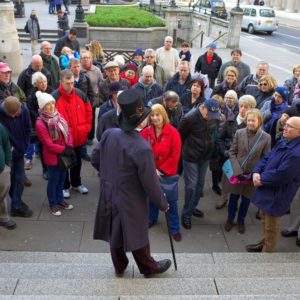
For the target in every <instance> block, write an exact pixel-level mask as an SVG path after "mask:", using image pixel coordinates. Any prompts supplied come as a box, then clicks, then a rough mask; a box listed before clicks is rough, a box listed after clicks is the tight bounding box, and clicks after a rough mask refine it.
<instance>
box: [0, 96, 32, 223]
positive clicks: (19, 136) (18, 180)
mask: <svg viewBox="0 0 300 300" xmlns="http://www.w3.org/2000/svg"><path fill="white" fill-rule="evenodd" d="M0 122H1V124H2V125H3V126H4V127H5V129H6V131H7V132H8V135H9V140H10V144H11V146H12V166H11V187H10V191H9V195H10V197H11V215H12V216H15V217H24V218H28V217H31V216H32V210H31V209H30V208H29V207H28V206H27V204H26V203H24V202H23V200H22V194H23V189H24V180H25V170H24V154H25V152H26V149H27V147H28V145H29V142H30V133H31V121H30V115H29V112H28V109H27V108H26V107H25V106H24V105H22V104H21V102H20V101H19V100H18V98H16V97H13V96H9V97H7V98H6V99H5V100H4V101H2V102H1V104H0Z"/></svg>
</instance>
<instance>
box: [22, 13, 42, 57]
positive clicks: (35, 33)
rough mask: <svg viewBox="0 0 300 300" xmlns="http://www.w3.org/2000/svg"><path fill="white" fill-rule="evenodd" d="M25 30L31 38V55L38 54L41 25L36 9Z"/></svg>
mask: <svg viewBox="0 0 300 300" xmlns="http://www.w3.org/2000/svg"><path fill="white" fill-rule="evenodd" d="M24 29H25V31H26V32H27V33H29V36H30V41H31V55H35V54H36V53H37V44H38V39H39V38H40V25H39V20H38V18H37V16H36V11H35V9H33V10H32V11H31V14H30V17H29V19H28V20H27V23H26V25H25V28H24Z"/></svg>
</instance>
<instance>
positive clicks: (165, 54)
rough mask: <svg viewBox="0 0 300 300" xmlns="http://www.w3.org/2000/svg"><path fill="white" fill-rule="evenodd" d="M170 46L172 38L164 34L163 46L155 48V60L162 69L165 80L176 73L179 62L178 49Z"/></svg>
mask: <svg viewBox="0 0 300 300" xmlns="http://www.w3.org/2000/svg"><path fill="white" fill-rule="evenodd" d="M172 46H173V38H172V37H171V36H166V37H165V43H164V46H163V47H161V48H158V49H157V50H156V62H157V64H159V65H160V66H162V68H163V69H164V71H165V75H166V78H167V80H168V79H170V78H171V77H172V76H173V75H174V74H175V73H176V70H177V67H178V65H179V62H180V59H179V55H178V51H177V50H176V49H174V48H173V47H172Z"/></svg>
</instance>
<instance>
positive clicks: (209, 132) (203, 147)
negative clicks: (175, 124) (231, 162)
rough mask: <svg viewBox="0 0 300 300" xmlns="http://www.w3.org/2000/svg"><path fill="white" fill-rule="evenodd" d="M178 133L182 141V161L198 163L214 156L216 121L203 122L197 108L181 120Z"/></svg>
mask: <svg viewBox="0 0 300 300" xmlns="http://www.w3.org/2000/svg"><path fill="white" fill-rule="evenodd" d="M178 131H179V133H180V136H181V140H182V158H183V159H184V160H186V161H188V162H192V163H200V162H204V161H207V160H209V159H210V158H211V157H212V156H213V155H214V151H215V150H216V147H215V146H216V143H217V140H216V137H217V131H218V121H217V120H211V121H207V120H205V119H204V118H203V117H202V115H201V113H200V110H199V108H198V107H197V108H195V109H193V110H191V111H190V112H189V113H187V114H186V115H185V116H184V117H183V118H182V120H181V122H180V124H179V128H178Z"/></svg>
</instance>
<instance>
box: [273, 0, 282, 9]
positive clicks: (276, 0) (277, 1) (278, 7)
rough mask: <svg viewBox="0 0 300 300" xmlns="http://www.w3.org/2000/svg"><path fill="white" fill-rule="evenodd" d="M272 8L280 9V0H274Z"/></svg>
mask: <svg viewBox="0 0 300 300" xmlns="http://www.w3.org/2000/svg"><path fill="white" fill-rule="evenodd" d="M273 8H274V9H277V10H282V0H275V1H274V4H273Z"/></svg>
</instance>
